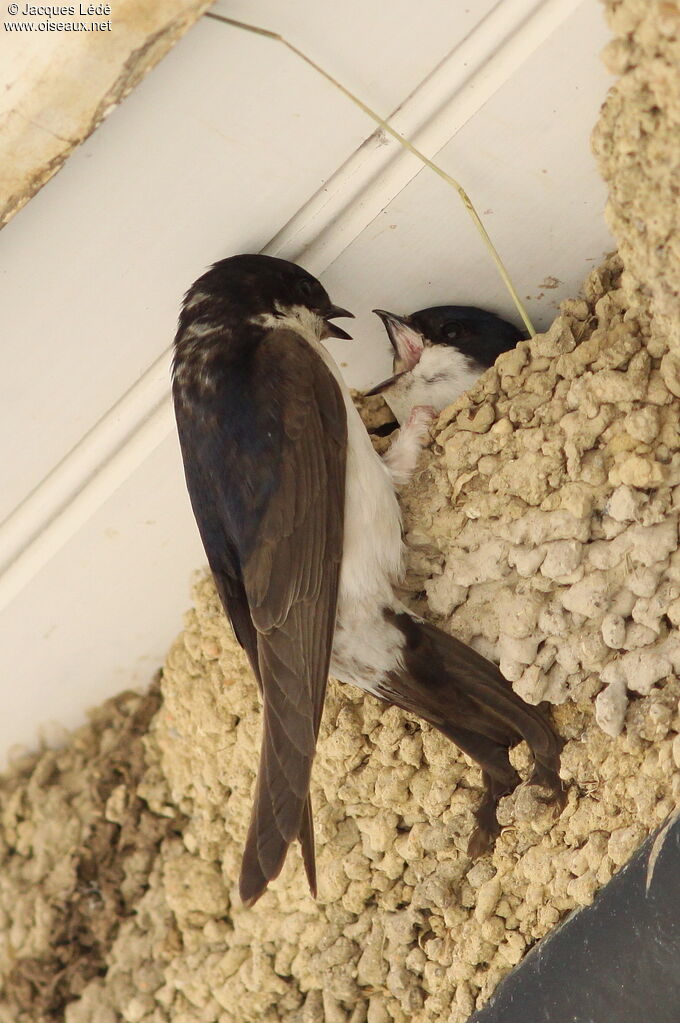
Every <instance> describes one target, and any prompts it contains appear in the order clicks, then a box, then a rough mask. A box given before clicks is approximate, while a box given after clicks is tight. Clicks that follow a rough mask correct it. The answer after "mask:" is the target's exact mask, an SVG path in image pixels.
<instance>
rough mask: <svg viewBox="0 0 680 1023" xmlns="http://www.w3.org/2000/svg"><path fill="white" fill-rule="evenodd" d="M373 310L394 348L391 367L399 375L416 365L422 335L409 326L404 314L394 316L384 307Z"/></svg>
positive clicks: (420, 350)
mask: <svg viewBox="0 0 680 1023" xmlns="http://www.w3.org/2000/svg"><path fill="white" fill-rule="evenodd" d="M373 312H374V313H375V314H376V316H379V317H380V319H381V320H382V321H383V326H384V327H385V330H386V331H387V336H388V337H389V339H390V344H391V345H392V348H393V349H394V365H393V369H394V371H395V374H396V375H397V376H399V375H401V374H402V373H408V371H409V370H411V369H413V367H414V366H415V365H417V363H418V361H419V359H420V356H421V355H422V354H423V347H424V338H423V335H422V334H421V333H420V331H419V330H416V329H415V327H413V326H411V324H410V323H409V320H408V317H406V316H396V315H395V314H394V313H388V312H387V310H385V309H374V310H373ZM394 379H396V377H393V378H392V380H390V381H389V383H392V382H393V381H394ZM386 383H387V381H386ZM379 386H381V385H379Z"/></svg>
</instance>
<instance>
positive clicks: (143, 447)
mask: <svg viewBox="0 0 680 1023" xmlns="http://www.w3.org/2000/svg"><path fill="white" fill-rule="evenodd" d="M581 3H582V0H542V2H536V0H502V2H501V3H499V4H498V5H497V6H496V7H495V8H494V10H493V11H491V13H490V14H489V15H488V16H487V17H486V18H485V19H484V20H483V21H482V22H481V23H480V24H479V25H478V26H477V27H476V28H475V30H474V31H473V32H471V33H470V34H469V35H468V37H467V38H466V39H465V40H464V41H463V42H462V43H461V44H460V45H459V46H457V47H456V48H455V50H453V51H452V52H451V53H450V54H449V55H448V56H447V57H446V58H445V59H444V60H443V61H442V62H441V63H440V64H439V65H438V67H437V68H436V69H435V70H434V71H433V72H432V74H430V75H429V76H428V77H427V78H426V79H425V80H424V81H423V82H422V83H421V85H420V86H419V87H418V88H417V89H415V90H414V91H413V92H412V93H411V95H410V96H409V97H408V98H407V100H405V102H404V103H403V104H402V105H401V106H400V107H399V109H398V110H397V111H395V112H394V113H393V114H392V115H390V121H391V123H392V124H393V126H394V127H395V129H397V130H398V131H400V132H401V133H403V134H404V135H407V136H408V137H409V138H410V139H411V140H412V141H413V142H414V143H415V144H416V145H417V146H418V147H419V148H420V149H421V151H422V152H424V153H425V155H427V156H429V157H433V156H434V155H435V154H436V153H437V152H438V151H439V150H440V149H441V148H442V147H443V146H444V145H445V144H446V143H447V142H448V141H449V140H450V139H451V138H452V137H453V136H454V135H455V133H456V132H457V131H458V130H459V129H460V128H461V127H462V126H463V125H464V124H466V123H467V121H468V120H469V119H470V118H471V117H472V116H473V115H474V114H475V113H476V112H477V111H478V110H479V109H480V108H481V107H482V106H483V105H484V103H485V102H486V101H487V100H488V99H489V98H490V97H491V96H492V95H493V94H494V93H495V92H496V91H497V90H498V89H499V88H500V87H501V86H502V85H503V83H504V82H506V81H507V80H508V78H509V77H510V76H511V75H512V74H513V73H514V72H515V71H516V70H517V68H518V67H520V66H521V65H522V63H523V62H524V61H525V60H527V58H528V57H529V56H530V55H531V54H532V53H533V52H534V51H535V50H536V48H537V47H538V46H540V45H541V43H542V42H543V41H544V40H545V39H546V38H547V37H548V36H549V35H550V34H551V33H552V32H554V31H555V30H556V29H557V28H558V27H559V25H560V24H561V23H562V22H563V21H564V20H565V19H566V18H567V17H568V16H569V15H570V14H572V13H573V12H574V11H575V10H576V9H577V8H578V7H579V6H580V5H581ZM262 45H263V46H264V45H276V44H275V43H271V42H268V41H267V40H263V41H262ZM422 169H423V167H422V164H421V163H420V162H419V161H418V160H417V159H416V158H414V157H413V156H411V155H410V154H409V153H407V152H405V151H404V150H403V149H402V148H401V147H400V146H399V144H398V143H397V142H396V141H394V140H392V139H387V138H385V136H384V135H383V133H382V132H380V131H376V132H374V133H373V134H372V135H371V136H370V137H369V138H368V139H367V140H366V142H365V143H364V144H363V145H362V146H361V147H360V148H359V149H358V150H357V151H356V152H355V153H354V154H353V156H352V157H350V159H349V160H347V161H346V163H345V164H344V165H343V166H342V167H340V168H339V170H338V171H337V172H336V173H335V174H334V175H333V176H332V178H330V179H329V180H328V181H327V182H326V183H325V184H324V185H323V186H322V187H321V188H320V189H319V190H318V191H317V193H316V194H315V195H314V196H313V197H312V198H311V199H310V200H309V201H308V202H307V203H306V204H305V205H304V206H303V207H302V208H301V209H300V210H299V211H298V213H297V214H296V215H295V216H294V217H293V218H292V219H291V220H290V221H289V222H288V223H287V224H286V225H285V227H283V228H282V229H281V230H280V231H279V232H278V233H277V234H276V235H275V236H274V237H273V238H272V239H271V241H270V242H269V244H268V245H267V246H266V247H265V249H264V250H263V251H264V252H267V253H269V254H272V255H274V254H276V255H279V256H283V257H285V258H288V259H293V260H300V261H301V262H303V263H304V264H305V266H307V267H308V268H309V269H310V270H311V271H312V272H314V273H316V274H322V273H323V271H324V270H325V269H327V267H328V266H330V264H331V263H332V262H333V261H334V260H335V259H337V257H338V256H339V255H340V254H341V253H342V252H343V251H344V250H345V249H346V248H347V246H348V245H349V244H350V243H351V242H352V241H353V240H354V239H355V238H356V237H357V236H358V235H359V234H361V232H362V231H363V230H364V228H365V227H366V226H367V225H368V224H369V223H370V222H371V221H372V220H373V219H374V218H375V217H376V216H377V215H378V214H379V213H380V212H381V210H383V209H384V208H385V207H386V206H387V205H388V204H389V203H390V201H391V200H392V199H393V198H394V197H395V196H396V195H398V194H399V192H400V191H401V190H402V189H403V188H404V187H405V186H406V185H407V184H408V183H409V182H410V181H411V180H412V179H413V178H414V177H415V176H416V174H418V173H419V172H420V171H421V170H422ZM450 171H451V173H453V174H455V167H454V168H450ZM463 184H465V182H463ZM453 201H458V200H457V199H454V200H453ZM169 363H170V350H169V349H168V351H166V352H165V353H164V354H163V355H162V356H161V357H160V358H159V359H158V360H156V362H155V363H154V364H153V365H152V366H151V367H150V368H149V369H148V370H147V371H146V372H145V373H144V374H143V375H142V376H141V377H140V378H139V380H137V381H136V383H135V384H134V385H133V386H132V387H131V388H130V389H129V391H128V392H127V393H126V394H125V395H124V396H123V397H122V398H121V399H120V400H119V401H118V402H117V403H116V405H115V406H114V407H113V408H111V409H110V410H109V411H108V412H107V413H106V415H104V416H103V417H102V418H101V419H100V420H99V422H98V423H97V424H96V425H95V426H94V427H93V428H92V429H91V430H90V432H89V433H88V434H87V435H86V436H84V437H83V438H82V440H81V441H80V442H79V443H78V445H76V447H75V448H74V449H73V450H72V451H71V452H69V453H68V454H67V455H66V456H65V457H64V458H63V459H62V461H61V462H60V463H59V464H58V465H57V466H55V468H54V469H53V470H52V472H51V473H50V474H49V475H48V476H47V477H46V478H45V479H44V480H43V481H42V482H41V483H40V484H39V485H38V486H37V487H36V488H35V489H34V490H33V492H32V493H31V494H29V495H28V496H27V497H26V498H25V500H24V501H23V502H22V503H21V504H20V505H18V506H17V508H16V509H15V510H14V511H13V512H12V514H11V515H10V516H8V518H7V519H5V521H4V522H3V523H2V524H0V609H1V608H2V607H5V606H6V605H7V604H8V603H9V602H10V601H11V600H12V599H13V598H14V597H15V596H16V595H17V594H18V593H19V592H20V591H21V590H22V589H23V587H25V586H26V584H27V583H28V582H29V581H30V580H31V579H32V578H34V576H35V575H37V573H38V572H39V571H40V569H41V568H42V566H44V565H45V564H46V563H47V561H48V560H49V559H50V558H51V557H52V556H53V555H54V554H55V553H56V552H57V551H58V550H60V549H61V548H62V547H63V546H64V544H65V543H67V542H68V540H69V539H70V538H71V537H72V536H74V535H75V534H76V533H77V531H78V529H79V528H80V527H81V526H82V525H83V523H85V522H86V521H88V519H89V518H90V517H91V516H92V515H93V514H94V513H95V512H96V511H97V510H98V509H99V508H100V507H101V506H102V505H103V504H104V503H105V502H106V500H107V499H108V498H109V497H110V496H111V494H113V493H114V492H115V490H116V489H117V488H118V487H119V486H121V484H122V483H124V482H125V480H126V479H127V478H128V477H129V476H130V475H131V473H132V472H134V471H135V470H136V469H137V468H139V466H140V465H141V464H143V462H144V461H145V459H146V458H148V457H149V455H150V454H151V453H152V452H153V451H154V450H155V449H156V448H157V447H158V445H159V444H160V443H161V442H162V441H163V440H164V439H165V438H166V437H167V436H168V435H169V434H170V433H171V431H172V430H173V428H174V427H173V417H172V410H171V404H170V399H169Z"/></svg>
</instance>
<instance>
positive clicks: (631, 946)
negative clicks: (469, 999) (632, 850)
mask: <svg viewBox="0 0 680 1023" xmlns="http://www.w3.org/2000/svg"><path fill="white" fill-rule="evenodd" d="M679 1021H680V814H676V815H675V816H674V817H673V818H671V820H670V821H669V822H667V824H666V825H664V827H663V828H661V829H660V830H659V831H658V832H656V833H655V834H654V835H652V836H650V838H648V839H647V841H646V842H645V843H644V844H643V845H642V846H641V847H640V849H639V850H638V852H637V853H636V854H635V856H634V857H633V858H632V860H631V861H630V862H629V863H628V864H627V865H626V866H625V867H624V868H623V870H621V871H619V873H618V874H617V875H616V876H615V877H614V878H612V880H611V881H610V882H609V884H608V885H606V887H605V888H603V889H602V891H601V892H599V894H598V895H597V897H596V899H595V901H594V903H593V904H592V906H588V907H587V908H586V909H582V910H579V911H578V912H576V913H573V914H572V915H571V916H570V917H568V918H567V919H566V920H565V922H564V923H563V924H561V925H560V926H559V927H558V928H557V929H556V930H555V931H554V932H553V933H552V934H550V935H549V936H548V937H547V938H545V939H544V940H543V941H542V942H540V944H538V945H537V946H536V947H535V948H534V949H532V951H531V952H530V953H529V954H528V955H527V957H526V958H525V959H524V960H523V961H522V963H520V965H519V966H518V967H517V968H516V969H515V970H513V972H512V973H510V974H509V975H508V977H506V979H505V980H504V981H503V982H502V983H501V984H500V985H499V986H498V988H497V989H496V991H495V993H494V995H493V996H492V998H491V1000H490V1001H489V1002H488V1003H487V1005H486V1006H485V1007H484V1008H483V1009H481V1010H480V1011H479V1012H476V1013H474V1014H473V1015H472V1016H471V1017H470V1019H469V1021H468V1023H679Z"/></svg>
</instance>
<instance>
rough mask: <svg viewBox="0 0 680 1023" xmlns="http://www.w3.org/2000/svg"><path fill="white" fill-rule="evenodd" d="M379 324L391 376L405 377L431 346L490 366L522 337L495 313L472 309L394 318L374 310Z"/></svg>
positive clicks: (446, 307)
mask: <svg viewBox="0 0 680 1023" xmlns="http://www.w3.org/2000/svg"><path fill="white" fill-rule="evenodd" d="M373 312H374V313H376V315H378V316H379V317H380V319H381V320H382V322H383V324H384V326H385V330H386V331H387V336H388V337H389V339H390V343H391V345H392V348H393V351H394V372H395V374H397V373H408V372H409V370H412V369H413V368H414V367H415V366H416V365H417V363H418V362H419V361H420V358H421V356H422V354H423V351H424V350H425V348H428V347H430V346H432V345H447V346H449V347H451V348H456V349H457V350H458V351H459V352H461V353H462V354H463V355H466V356H468V357H469V358H470V359H472V360H474V361H475V362H477V363H479V365H480V367H481V368H480V372H481V369H486V368H488V367H489V366H492V365H493V364H494V362H495V361H496V359H497V358H498V356H499V355H500V354H501V353H502V352H507V351H508V350H509V349H511V348H514V347H515V345H516V344H517V342H518V341H521V340H522V338H523V337H524V335H523V334H522V332H521V331H520V330H518V329H517V327H515V326H513V324H512V323H508V322H507V320H502V319H501V318H500V317H499V316H496V314H495V313H491V312H489V311H488V310H486V309H477V308H475V307H474V306H464V305H442V306H432V307H431V308H429V309H419V310H418V311H417V312H415V313H411V314H410V315H409V316H397V315H396V314H395V313H388V312H387V311H386V310H384V309H374V310H373Z"/></svg>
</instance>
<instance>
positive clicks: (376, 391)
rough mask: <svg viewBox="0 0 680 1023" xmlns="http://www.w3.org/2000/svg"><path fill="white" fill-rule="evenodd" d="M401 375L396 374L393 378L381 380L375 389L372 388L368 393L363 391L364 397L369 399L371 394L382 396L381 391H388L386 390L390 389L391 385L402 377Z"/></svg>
mask: <svg viewBox="0 0 680 1023" xmlns="http://www.w3.org/2000/svg"><path fill="white" fill-rule="evenodd" d="M403 375H404V374H403V373H396V374H395V375H394V376H393V377H388V378H387V380H383V382H382V383H381V384H376V385H375V387H372V388H371V389H370V391H364V394H365V396H366V397H367V398H370V396H371V395H372V394H382V393H383V391H386V390H388V388H390V387H391V386H392V384H395V383H396V382H397V380H398V379H399V377H403Z"/></svg>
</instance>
